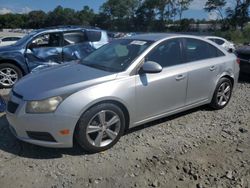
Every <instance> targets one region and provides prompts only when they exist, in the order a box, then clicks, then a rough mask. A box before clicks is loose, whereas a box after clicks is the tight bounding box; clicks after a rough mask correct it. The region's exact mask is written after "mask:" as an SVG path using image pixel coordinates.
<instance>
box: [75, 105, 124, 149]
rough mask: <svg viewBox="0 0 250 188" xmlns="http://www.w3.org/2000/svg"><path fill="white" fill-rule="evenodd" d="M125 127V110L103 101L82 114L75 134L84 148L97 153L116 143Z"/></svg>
mask: <svg viewBox="0 0 250 188" xmlns="http://www.w3.org/2000/svg"><path fill="white" fill-rule="evenodd" d="M111 119H112V121H110V120H111ZM124 129H125V117H124V113H123V111H122V110H121V109H120V108H119V107H118V106H116V105H114V104H111V103H103V104H99V105H96V106H93V107H92V108H90V109H89V110H88V111H86V112H85V113H84V114H83V115H82V116H81V118H80V119H79V121H78V123H77V125H76V129H75V134H74V136H75V139H76V141H77V142H78V144H79V145H80V146H81V147H82V148H83V149H84V150H86V151H88V152H90V153H97V152H100V151H104V150H107V149H109V148H111V147H112V146H113V145H114V144H116V143H117V142H118V140H119V139H120V137H121V136H122V135H123V133H124ZM101 135H102V137H101Z"/></svg>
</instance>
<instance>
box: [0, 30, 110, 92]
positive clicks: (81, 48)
mask: <svg viewBox="0 0 250 188" xmlns="http://www.w3.org/2000/svg"><path fill="white" fill-rule="evenodd" d="M106 43H108V37H107V33H106V32H105V31H102V30H100V29H94V28H93V29H92V28H82V27H73V26H72V27H68V26H67V27H54V28H46V29H40V30H36V31H33V32H31V33H30V34H28V35H26V36H24V37H23V38H22V39H20V40H19V41H18V42H17V43H15V44H13V45H11V46H5V47H1V48H0V87H2V88H9V87H12V86H13V85H14V84H15V83H16V82H17V80H19V79H20V78H21V77H23V76H24V75H26V74H28V73H29V72H31V70H32V69H34V68H35V67H37V66H41V65H44V64H45V65H46V66H47V64H48V62H53V63H58V64H60V63H63V62H68V61H72V60H77V59H82V58H84V57H85V56H86V55H88V54H90V53H91V52H93V51H94V50H95V49H97V48H99V47H101V46H102V45H104V44H106Z"/></svg>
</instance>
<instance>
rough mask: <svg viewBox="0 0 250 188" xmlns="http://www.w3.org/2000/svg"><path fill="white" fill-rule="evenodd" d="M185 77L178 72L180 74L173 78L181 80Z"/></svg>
mask: <svg viewBox="0 0 250 188" xmlns="http://www.w3.org/2000/svg"><path fill="white" fill-rule="evenodd" d="M185 77H186V76H185V75H183V74H180V75H178V76H176V77H175V79H176V80H177V81H180V80H183V79H184V78H185Z"/></svg>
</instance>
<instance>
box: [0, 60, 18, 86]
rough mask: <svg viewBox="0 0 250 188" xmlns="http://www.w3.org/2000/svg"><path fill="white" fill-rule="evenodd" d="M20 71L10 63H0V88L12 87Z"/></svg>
mask: <svg viewBox="0 0 250 188" xmlns="http://www.w3.org/2000/svg"><path fill="white" fill-rule="evenodd" d="M22 76H23V74H22V71H21V70H20V68H18V67H17V66H15V65H13V64H11V63H2V64H0V88H10V87H12V86H13V85H14V84H15V83H16V82H17V81H18V80H19V79H20V78H21V77H22Z"/></svg>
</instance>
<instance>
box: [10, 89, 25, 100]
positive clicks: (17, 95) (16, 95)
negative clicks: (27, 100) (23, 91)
mask: <svg viewBox="0 0 250 188" xmlns="http://www.w3.org/2000/svg"><path fill="white" fill-rule="evenodd" d="M12 94H13V95H14V96H15V97H17V98H19V99H23V96H22V95H20V94H18V93H16V92H15V91H14V90H12Z"/></svg>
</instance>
